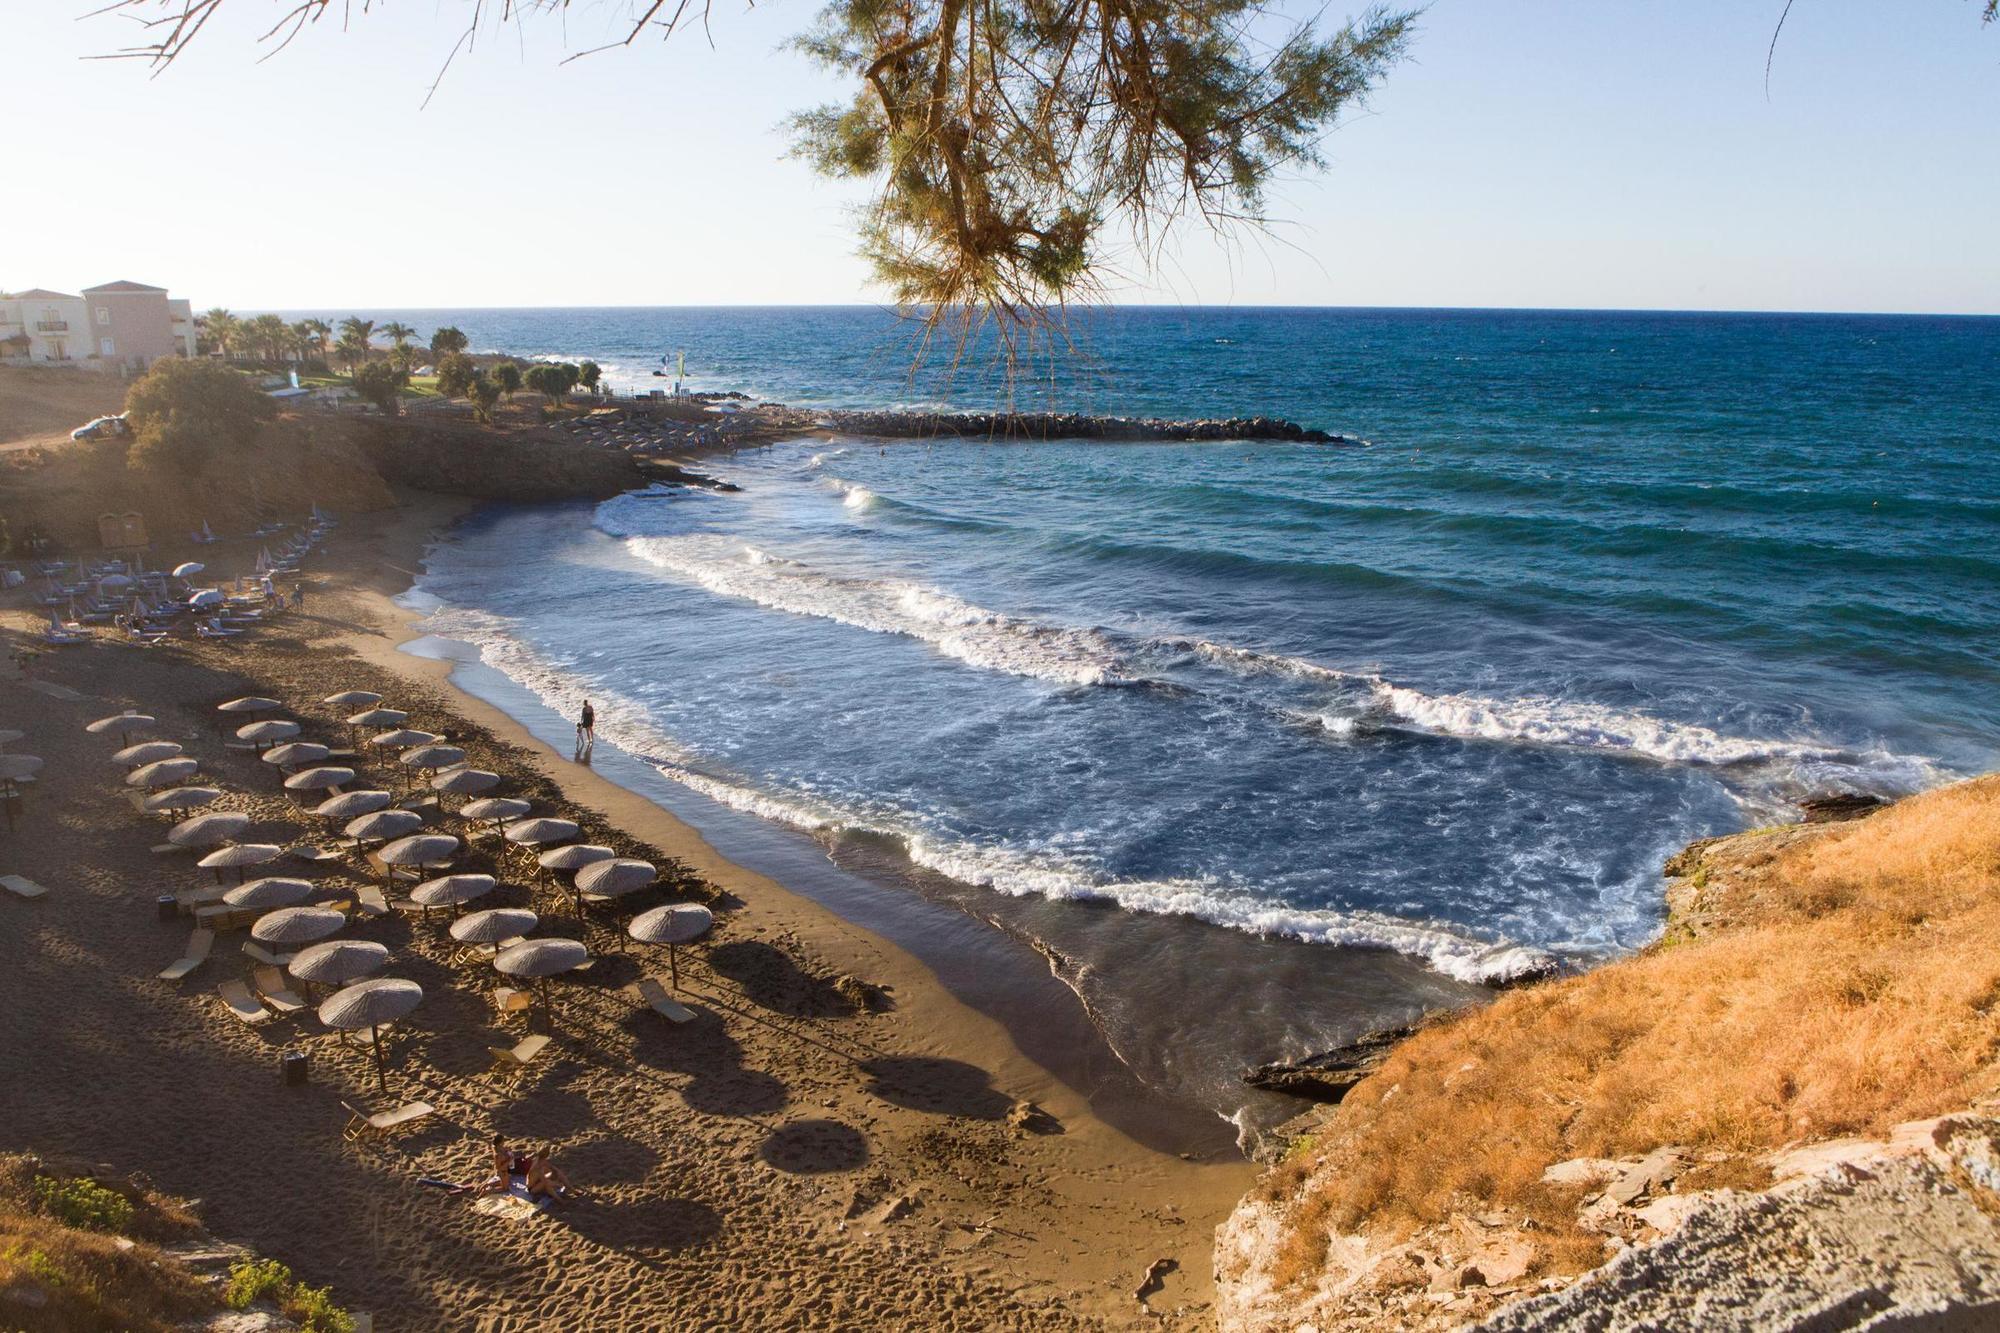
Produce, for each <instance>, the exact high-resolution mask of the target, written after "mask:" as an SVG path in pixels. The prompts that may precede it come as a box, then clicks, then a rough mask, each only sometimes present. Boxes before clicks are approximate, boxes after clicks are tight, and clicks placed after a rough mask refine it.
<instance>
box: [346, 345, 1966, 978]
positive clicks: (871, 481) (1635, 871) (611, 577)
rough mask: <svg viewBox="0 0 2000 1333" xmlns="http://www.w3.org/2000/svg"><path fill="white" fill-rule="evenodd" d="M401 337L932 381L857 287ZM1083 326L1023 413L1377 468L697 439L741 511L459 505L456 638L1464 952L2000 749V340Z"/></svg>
mask: <svg viewBox="0 0 2000 1333" xmlns="http://www.w3.org/2000/svg"><path fill="white" fill-rule="evenodd" d="M382 314H383V316H384V317H390V316H397V317H401V318H404V319H406V320H408V322H410V323H413V324H417V325H419V326H420V327H423V328H426V329H428V327H430V326H431V325H433V324H435V323H442V322H453V323H457V324H459V325H460V326H461V327H463V328H465V329H466V330H467V331H468V333H470V334H471V335H472V337H473V341H474V345H475V346H480V347H488V346H490V347H505V348H508V349H510V350H514V351H517V352H522V353H551V354H558V353H559V354H565V355H570V356H585V355H589V356H595V357H596V358H597V359H599V360H600V361H603V362H605V363H607V364H609V365H611V366H613V367H614V368H615V373H616V374H619V375H622V376H625V377H626V379H627V382H649V377H648V376H646V375H645V374H644V371H645V369H646V367H647V365H648V364H649V363H650V362H651V361H653V360H656V359H657V357H658V355H659V354H660V353H661V352H664V351H668V350H673V349H678V348H681V347H685V348H686V350H687V353H688V362H689V368H690V371H691V373H692V374H693V375H694V376H695V385H696V387H701V388H743V389H745V390H748V391H751V392H755V393H760V394H770V395H772V396H774V397H778V398H781V399H784V400H786V401H792V402H798V403H835V402H838V403H881V402H898V401H934V400H936V398H937V397H938V396H939V394H940V393H941V392H942V390H941V387H940V386H939V385H937V384H936V383H934V382H929V381H919V382H917V383H912V382H911V381H910V380H909V378H908V376H907V374H906V371H907V347H906V345H905V344H904V342H903V341H902V335H901V334H899V333H898V331H897V329H896V327H895V326H894V324H893V322H892V321H890V320H889V319H888V318H887V317H886V316H883V315H881V314H880V313H878V312H874V311H867V310H846V309H842V310H737V311H702V310H661V311H643V310H630V311H534V312H528V311H521V312H503V311H489V312H479V311H462V312H382ZM1081 337H1082V340H1083V342H1084V343H1085V344H1086V345H1087V347H1088V348H1089V349H1090V352H1091V354H1092V355H1093V356H1094V357H1095V358H1096V359H1095V361H1094V362H1093V363H1092V364H1090V365H1088V366H1087V367H1085V368H1084V369H1082V370H1080V371H1079V370H1074V369H1072V370H1069V371H1065V372H1063V373H1061V374H1058V375H1057V377H1056V378H1055V380H1054V381H1053V382H1052V383H1050V384H1042V385H1039V386H1038V387H1036V388H1035V389H1033V390H1032V391H1028V392H1024V393H1023V394H1021V395H1019V396H1020V397H1024V398H1033V397H1034V396H1035V395H1042V394H1049V393H1052V394H1053V395H1054V396H1055V402H1056V403H1057V405H1059V406H1063V407H1068V408H1077V409H1080V410H1094V411H1107V412H1119V413H1127V414H1131V413H1147V414H1161V415H1174V416H1195V415H1202V416H1211V415H1225V414H1231V415H1233V414H1250V413H1268V414H1272V415H1279V416H1287V417H1292V418H1294V419H1297V420H1301V421H1304V422H1306V423H1308V424H1311V425H1318V426H1325V427H1329V428H1333V429H1337V430H1342V431H1345V432H1348V433H1350V434H1353V435H1357V436H1360V437H1364V438H1366V439H1369V440H1371V441H1373V444H1372V446H1371V447H1368V448H1362V449H1341V448H1320V447H1307V446H1295V445H1282V444H1271V443H1258V442H1248V441H1246V442H1243V443H1241V444H1229V445H1202V446H1189V445H1172V446H1146V445H1085V444H1047V445H988V444H979V443H967V442H952V443H934V444H926V443H909V442H904V443H895V444H890V445H888V446H887V447H886V448H884V447H882V446H880V445H878V444H875V443H870V442H866V441H859V440H851V441H841V442H837V443H834V444H826V443H798V444H792V445H781V446H777V447H773V448H770V449H766V450H760V451H755V452H751V453H745V454H739V455H736V456H733V457H730V458H726V459H721V460H716V461H715V462H714V464H713V469H712V470H714V471H716V472H718V473H720V474H721V475H724V476H727V477H728V478H729V479H731V480H733V481H736V482H738V483H739V484H741V485H742V487H743V491H742V492H741V493H740V494H734V495H718V494H680V493H673V494H668V493H659V494H641V495H634V496H627V497H622V498H620V499H617V500H614V501H611V502H609V503H607V504H605V505H603V506H602V507H600V508H598V509H597V510H596V511H595V512H594V513H593V512H589V511H583V510H578V509H575V508H557V509H545V510H513V511H503V512H498V513H492V514H488V515H486V516H484V517H482V518H480V519H479V520H477V521H475V522H474V523H473V524H471V525H470V526H469V527H468V528H467V529H466V530H465V531H464V532H463V533H462V534H461V535H460V536H459V537H458V538H457V539H456V540H455V541H453V542H451V543H449V544H447V545H445V546H443V547H441V548H440V549H439V550H438V552H437V553H436V554H435V556H434V558H433V559H432V561H431V563H430V566H429V573H428V575H427V577H426V579H425V582H424V586H425V588H426V589H427V590H428V591H430V592H432V593H434V594H436V595H437V596H439V597H440V598H442V599H443V600H444V602H445V603H446V604H447V606H448V608H450V609H449V610H447V611H446V612H445V613H443V614H442V615H441V616H440V617H439V621H438V625H439V628H440V632H445V633H452V634H457V635H459V636H461V637H466V638H470V639H472V640H474V641H475V642H479V643H481V644H482V646H483V647H485V649H486V651H487V655H488V658H489V660H490V661H492V662H494V663H495V664H496V665H500V666H501V667H502V668H503V669H504V670H507V671H508V672H509V673H510V674H513V675H515V676H516V678H517V679H519V680H521V681H522V682H523V683H526V684H528V685H529V686H530V687H531V688H534V689H536V690H537V691H539V692H541V693H542V694H543V695H544V697H546V698H548V699H549V700H550V701H551V702H555V703H558V704H559V705H561V706H564V707H573V706H574V704H575V703H576V702H578V701H580V699H581V698H582V697H583V696H584V695H586V694H588V695H589V696H590V697H592V698H593V699H594V700H596V702H597V705H598V707H599V710H600V713H601V714H602V715H603V716H604V717H605V719H606V725H605V727H604V728H603V729H604V730H605V732H606V734H608V735H611V736H612V737H614V738H617V739H620V740H623V741H625V742H628V743H629V744H630V745H631V746H632V747H634V748H636V749H638V750H639V751H640V752H642V753H646V754H650V755H653V756H656V757H657V758H659V759H660V760H661V761H662V763H663V765H664V766H665V767H666V769H667V770H668V771H669V772H670V774H671V775H673V776H675V777H677V778H679V779H680V780H682V781H685V782H687V783H688V784H689V785H691V786H694V787H695V788H697V789H698V790H701V791H704V792H706V793H708V794H710V795H713V796H715V797H716V798H718V799H720V800H723V801H725V802H727V803H730V804H733V805H736V806H738V807H740V808H747V809H753V810H757V811H759V812H762V813H766V814H768V815H771V816H772V817H774V818H779V819H783V820H786V821H789V822H793V823H796V824H800V825H802V826H807V827H814V828H818V829H821V830H823V831H824V830H833V829H848V830H860V831H862V832H863V834H864V835H865V836H866V837H868V838H871V839H875V840H878V841H881V842H885V843H887V844H889V845H892V846H894V847H896V848H898V849H899V850H901V851H903V852H905V853H907V855H908V856H909V857H910V858H911V859H913V860H914V861H915V862H916V863H918V864H920V865H924V866H928V867H931V868H932V869H935V870H938V871H941V872H943V873H945V874H947V875H950V876H952V877H954V878H955V879H957V880H960V881H963V882H967V883H971V884H975V885H981V886H985V889H987V890H990V891H993V892H998V893H1002V894H1008V895H1046V896H1057V897H1076V896H1083V897H1097V898H1106V899H1110V900H1113V901H1116V902H1118V903H1121V904H1123V905H1124V906H1126V907H1128V908H1130V909H1132V910H1135V911H1142V912H1148V913H1182V914H1187V915H1189V916H1192V917H1196V918H1199V919H1201V920H1205V921H1210V922H1215V923H1220V924H1222V925H1225V926H1227V927H1230V928H1233V929H1238V930H1244V931H1267V932H1279V933H1285V934H1290V935H1295V936H1298V937H1300V938H1303V939H1308V940H1315V941H1324V942H1329V943H1355V944H1370V945H1382V946H1388V947H1390V948H1392V949H1396V950H1400V951H1402V952H1404V953H1406V954H1408V955H1409V956H1411V957H1414V958H1419V959H1422V960H1424V961H1425V962H1427V963H1428V964H1430V965H1432V966H1434V967H1436V968H1438V969H1440V970H1442V971H1444V972H1445V973H1447V974H1448V975H1451V976H1456V977H1460V978H1470V977H1476V976H1481V975H1486V974H1488V973H1490V972H1493V971H1499V970H1504V969H1505V967H1506V966H1507V965H1508V963H1509V961H1510V960H1512V959H1517V958H1518V957H1519V955H1518V954H1510V953H1508V952H1507V951H1506V949H1507V946H1523V947H1526V948H1530V949H1536V950H1548V951H1552V952H1555V953H1558V954H1562V955H1567V956H1572V957H1577V958H1583V959H1588V958H1593V957H1599V956H1603V955H1604V954H1606V953H1608V952H1611V951H1616V950H1619V949H1625V948H1630V947H1633V946H1635V945H1638V944H1640V943H1642V942H1644V941H1645V940H1646V939H1648V938H1649V937H1650V936H1651V935H1652V934H1653V933H1654V932H1655V931H1656V929H1657V927H1658V923H1659V920H1660V913H1661V904H1660V878H1659V866H1660V861H1661V859H1662V858H1663V856H1665V855H1666V854H1667V853H1668V852H1670V851H1672V850H1674V849H1676V848H1678V847H1679V846H1680V845H1682V844H1684V843H1685V842H1687V841H1688V840H1689V839H1691V838H1695V837H1699V836H1703V835H1706V834H1710V833H1715V832H1721V831H1726V830H1729V829H1733V828H1738V827H1742V826H1746V825H1749V824H1755V823H1762V822H1768V821H1770V820H1773V819H1777V818H1784V817H1788V815H1789V813H1790V808H1791V807H1790V802H1791V801H1793V800H1795V799H1797V798H1798V797H1800V796H1803V795H1806V794H1809V793H1813V792H1819V791H1825V790H1862V791H1871V792H1879V793H1883V794H1896V793H1901V792H1905V791H1910V790H1914V789H1917V788H1921V787H1924V786H1928V785H1932V784H1935V783H1938V782H1941V781H1944V780H1948V779H1949V778H1951V777H1952V776H1954V775H1961V774H1970V773H1974V772H1979V771H1983V770H1986V769H1988V768H1991V767H1993V766H1994V765H1995V763H1996V757H2000V554H1996V550H1995V540H1996V538H2000V406H1996V400H1995V398H1994V395H1993V393H1992V390H1991V385H1992V381H1993V378H1994V371H1995V370H1996V369H1997V368H2000V320H1979V319H1931V318H1908V319H1898V318H1880V317H1830V316H1806V317H1794V316H1730V315H1714V316H1701V315H1646V314H1584V313H1507V312H1497V313H1488V312H1430V311H1298V310H1285V311H1276V310H1273V311H1221V312H1207V313H1189V312H1182V311H1125V312H1111V313H1109V314H1104V315H1100V316H1098V317H1097V318H1096V319H1095V320H1093V321H1091V324H1090V327H1088V328H1087V329H1085V330H1083V331H1082V335H1081ZM649 387H650V384H649ZM954 393H955V398H954V401H958V402H961V403H976V402H980V401H982V400H983V399H984V398H985V396H986V393H987V390H986V389H985V388H983V387H982V386H981V377H980V372H979V371H978V370H977V369H976V368H975V369H974V370H972V371H968V372H966V373H964V374H962V375H961V376H960V377H959V379H958V381H957V383H956V385H955V386H954ZM1495 946H1500V952H1498V953H1495V952H1493V950H1494V949H1495ZM1332 956H1333V955H1332V954H1330V955H1329V957H1332Z"/></svg>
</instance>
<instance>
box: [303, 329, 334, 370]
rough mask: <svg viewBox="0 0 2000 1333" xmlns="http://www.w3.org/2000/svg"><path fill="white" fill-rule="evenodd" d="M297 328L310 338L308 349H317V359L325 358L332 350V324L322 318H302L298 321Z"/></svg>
mask: <svg viewBox="0 0 2000 1333" xmlns="http://www.w3.org/2000/svg"><path fill="white" fill-rule="evenodd" d="M299 328H300V329H302V330H304V332H305V334H306V336H307V337H309V338H311V339H312V346H311V348H310V349H309V351H317V352H318V353H319V359H320V360H322V361H324V360H326V358H327V356H328V355H329V354H330V353H331V352H332V350H333V325H331V324H329V323H327V322H326V321H325V320H323V319H302V320H300V321H299Z"/></svg>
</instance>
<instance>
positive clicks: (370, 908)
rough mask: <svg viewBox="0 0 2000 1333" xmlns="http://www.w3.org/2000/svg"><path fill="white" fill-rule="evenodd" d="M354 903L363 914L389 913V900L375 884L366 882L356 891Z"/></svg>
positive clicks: (379, 914)
mask: <svg viewBox="0 0 2000 1333" xmlns="http://www.w3.org/2000/svg"><path fill="white" fill-rule="evenodd" d="M354 905H355V907H356V908H358V909H359V910H360V912H361V914H362V915H363V916H387V915H389V900H388V899H387V898H386V897H384V896H383V894H382V890H381V888H380V887H378V886H376V885H374V884H364V885H362V886H361V887H360V888H358V889H356V890H355V891H354Z"/></svg>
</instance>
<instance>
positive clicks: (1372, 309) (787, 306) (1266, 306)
mask: <svg viewBox="0 0 2000 1333" xmlns="http://www.w3.org/2000/svg"><path fill="white" fill-rule="evenodd" d="M210 308H211V309H213V308H215V307H210ZM221 308H222V309H229V308H230V307H227V306H224V307H221ZM343 308H344V309H347V310H378V311H404V312H409V313H412V314H417V313H430V312H438V311H477V312H482V313H484V312H513V311H554V310H877V311H881V312H882V313H884V314H892V315H893V314H896V313H897V309H896V307H895V306H892V305H887V304H884V303H882V302H877V301H743V302H734V303H723V302H682V303H655V304H624V305H590V304H567V305H398V304H394V303H390V302H360V301H356V302H348V303H346V304H345V305H344V306H343V305H340V304H338V303H332V302H320V303H316V304H309V305H245V306H243V307H241V309H243V310H245V311H250V312H258V313H268V314H288V315H289V314H310V313H313V312H315V311H320V310H329V309H343ZM1105 310H1180V311H1185V312H1188V313H1190V314H1194V313H1202V314H1206V313H1212V312H1217V311H1241V312H1252V311H1299V312H1328V311H1338V312H1343V313H1392V314H1512V315H1764V316H1782V317H1791V318H1807V319H1815V318H1825V319H1842V318H1846V319H2000V310H1994V311H1979V310H1791V309H1781V308H1776V307H1737V308H1723V307H1710V306H1533V305H1308V304H1304V303H1278V302H1266V303H1259V304H1246V305H1235V304H1221V303H1217V304H1204V303H1193V302H1171V301H1128V302H1117V301H1107V302H1103V303H1101V304H1091V305H1077V306H1071V307H1065V308H1064V313H1074V314H1082V315H1088V314H1091V313H1094V312H1098V311H1105ZM198 313H205V312H198Z"/></svg>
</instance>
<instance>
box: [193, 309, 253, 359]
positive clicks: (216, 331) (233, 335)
mask: <svg viewBox="0 0 2000 1333" xmlns="http://www.w3.org/2000/svg"><path fill="white" fill-rule="evenodd" d="M201 322H202V327H203V328H204V329H205V330H206V331H207V333H208V341H209V343H210V344H211V345H213V346H214V348H215V350H216V351H218V352H220V353H222V359H223V360H225V361H226V360H228V359H229V353H230V352H231V351H232V350H233V349H234V348H235V345H236V340H237V338H238V337H239V336H241V334H242V331H243V321H241V320H239V319H238V318H236V316H234V315H232V314H230V313H229V312H228V311H227V310H224V309H223V308H222V307H221V306H217V307H216V308H215V309H213V310H211V311H209V312H208V313H207V314H205V315H203V316H202V317H201Z"/></svg>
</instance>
